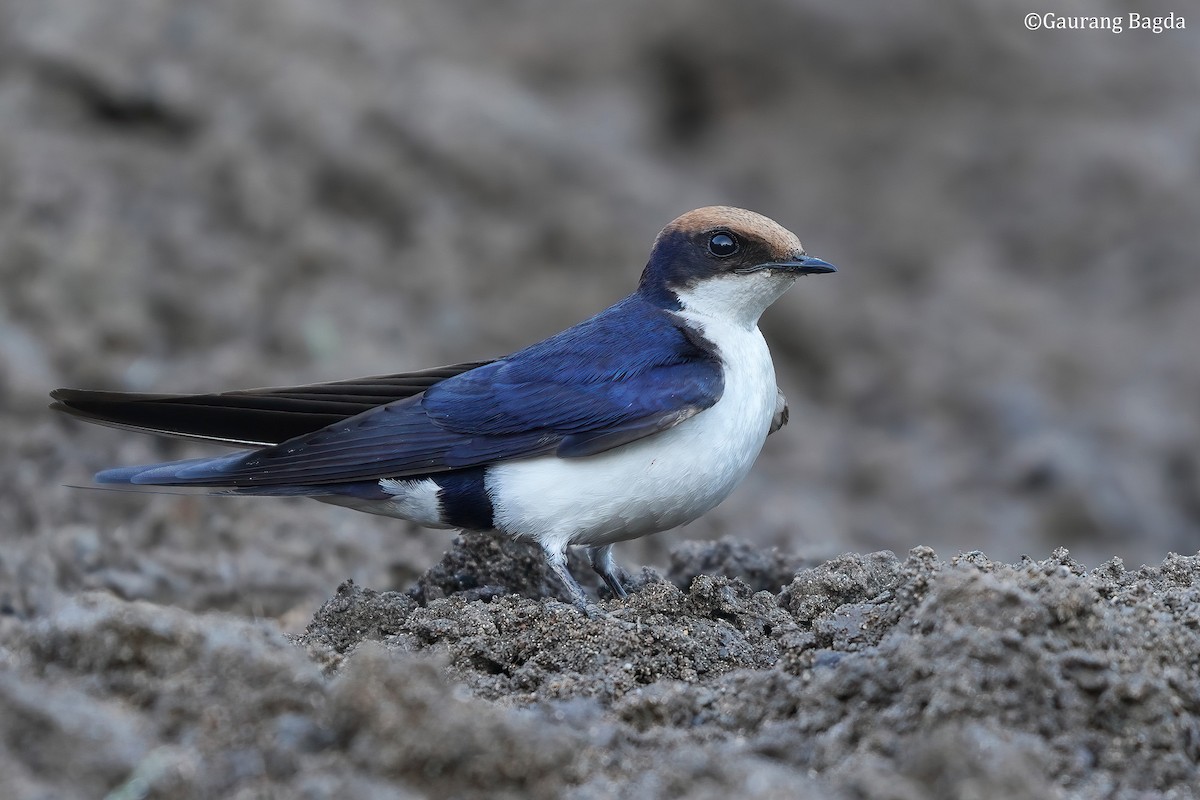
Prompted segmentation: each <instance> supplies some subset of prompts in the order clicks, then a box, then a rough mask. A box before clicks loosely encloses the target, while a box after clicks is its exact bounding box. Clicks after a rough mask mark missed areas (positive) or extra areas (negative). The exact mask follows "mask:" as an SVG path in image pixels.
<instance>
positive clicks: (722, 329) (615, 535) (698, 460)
mask: <svg viewBox="0 0 1200 800" xmlns="http://www.w3.org/2000/svg"><path fill="white" fill-rule="evenodd" d="M703 328H704V333H705V335H706V336H707V337H708V338H709V339H710V340H711V341H712V342H714V344H716V345H717V349H718V352H719V354H720V356H721V358H722V360H723V362H724V367H725V387H724V392H723V394H722V395H721V398H720V399H719V400H718V401H717V402H716V404H714V405H713V406H712V407H711V408H708V409H706V410H704V411H702V412H700V413H699V414H697V415H696V416H694V417H691V418H690V419H687V420H685V421H684V422H681V423H680V424H678V425H676V426H675V427H674V428H670V429H669V430H666V431H663V432H661V433H657V434H654V435H652V436H648V437H646V438H645V439H640V440H638V441H636V442H633V443H632V444H628V445H625V446H623V447H618V448H616V449H614V450H610V451H608V452H606V453H600V454H599V455H595V456H589V457H586V458H576V459H562V458H557V457H555V456H542V457H538V458H531V459H524V460H520V461H511V462H508V463H505V464H497V465H494V466H492V467H491V468H489V470H488V478H487V488H488V493H489V495H490V496H491V498H492V503H493V505H494V508H495V521H496V528H497V530H500V531H502V532H504V533H506V534H508V535H510V536H515V537H520V538H523V539H531V540H534V541H537V542H539V543H541V544H552V545H555V544H557V545H561V544H585V545H600V544H607V543H610V542H616V541H621V540H623V539H633V538H636V537H639V536H644V535H646V534H650V533H656V532H658V531H663V530H667V529H669V528H674V527H676V526H678V525H683V524H685V523H687V522H691V521H692V520H694V519H696V518H697V517H699V516H700V515H701V514H704V513H705V512H706V511H709V510H710V509H712V508H713V507H714V506H716V505H717V504H718V503H720V502H721V501H722V500H724V499H725V498H726V497H727V496H728V495H729V493H730V492H731V491H733V489H734V487H735V486H737V485H738V483H740V482H741V480H742V479H743V478H745V477H746V474H747V473H748V472H749V471H750V467H751V466H753V464H754V460H755V459H756V458H757V457H758V453H759V451H760V450H761V449H762V445H763V442H764V441H765V440H766V438H767V432H768V430H769V429H770V426H771V418H772V416H773V414H774V411H775V403H776V396H777V391H776V388H775V370H774V367H773V366H772V364H771V354H770V352H769V351H768V350H767V344H766V342H765V341H764V340H763V337H762V334H761V333H760V332H759V330H758V328H757V327H754V326H751V327H749V328H746V327H743V326H740V325H736V324H729V323H722V322H717V321H713V320H705V321H704V323H703Z"/></svg>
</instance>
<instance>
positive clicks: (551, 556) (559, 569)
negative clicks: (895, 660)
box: [542, 547, 590, 613]
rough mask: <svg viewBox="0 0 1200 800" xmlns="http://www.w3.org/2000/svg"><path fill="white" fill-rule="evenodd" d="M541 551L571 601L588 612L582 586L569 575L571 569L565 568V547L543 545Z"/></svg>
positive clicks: (587, 604) (588, 603)
mask: <svg viewBox="0 0 1200 800" xmlns="http://www.w3.org/2000/svg"><path fill="white" fill-rule="evenodd" d="M542 550H543V552H544V553H545V554H546V566H548V567H550V571H551V572H553V573H554V574H555V575H557V576H558V579H559V581H561V582H562V585H563V586H565V587H566V589H567V594H569V595H571V603H572V604H573V605H574V606H575V607H576V608H578V609H579V610H580V611H583V612H584V613H587V612H588V610H589V609H588V606H589V605H590V602H589V601H588V598H587V595H586V594H584V591H583V587H582V586H580V585H579V582H578V581H576V580H575V578H574V577H573V576H572V575H571V571H570V570H568V569H567V548H566V547H543V548H542Z"/></svg>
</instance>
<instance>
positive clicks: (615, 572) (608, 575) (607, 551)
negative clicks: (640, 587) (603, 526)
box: [587, 544, 629, 597]
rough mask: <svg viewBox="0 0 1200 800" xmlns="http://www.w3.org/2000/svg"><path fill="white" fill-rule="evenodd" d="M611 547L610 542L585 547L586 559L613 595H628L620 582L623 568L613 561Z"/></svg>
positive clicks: (622, 576)
mask: <svg viewBox="0 0 1200 800" xmlns="http://www.w3.org/2000/svg"><path fill="white" fill-rule="evenodd" d="M612 549H613V546H612V545H611V544H606V545H599V546H596V547H589V548H588V549H587V554H588V560H589V561H591V562H592V569H594V570H596V574H597V575H599V576H600V577H601V578H603V579H604V582H605V583H607V584H608V588H609V589H611V590H612V593H613V596H614V597H628V596H629V592H627V591H625V586H624V585H623V583H622V581H623V579H624V575H623V573H624V570H622V569H621V568H620V567H618V566H617V564H616V562H615V561H613V557H612Z"/></svg>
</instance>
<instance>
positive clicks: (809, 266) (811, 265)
mask: <svg viewBox="0 0 1200 800" xmlns="http://www.w3.org/2000/svg"><path fill="white" fill-rule="evenodd" d="M760 269H781V270H787V271H788V272H794V273H796V274H797V275H821V274H823V273H826V272H837V271H838V269H837V267H835V266H834V265H833V264H830V263H829V262H828V261H822V260H821V259H819V258H813V257H812V256H800V257H799V258H793V259H789V260H787V261H772V262H770V263H767V264H756V265H754V266H753V267H751V268H749V269H739V270H738V272H758V271H759V270H760Z"/></svg>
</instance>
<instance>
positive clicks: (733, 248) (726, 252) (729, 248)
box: [708, 231, 738, 258]
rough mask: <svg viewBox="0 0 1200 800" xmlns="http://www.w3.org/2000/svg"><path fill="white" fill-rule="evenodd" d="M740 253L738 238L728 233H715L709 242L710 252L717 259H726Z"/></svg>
mask: <svg viewBox="0 0 1200 800" xmlns="http://www.w3.org/2000/svg"><path fill="white" fill-rule="evenodd" d="M737 251H738V240H737V237H736V236H734V235H733V234H732V233H729V232H727V231H721V232H720V233H714V234H713V235H712V238H711V239H709V240H708V252H710V253H712V254H713V255H714V256H716V257H717V258H726V257H728V256H731V255H733V254H734V253H736V252H737Z"/></svg>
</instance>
